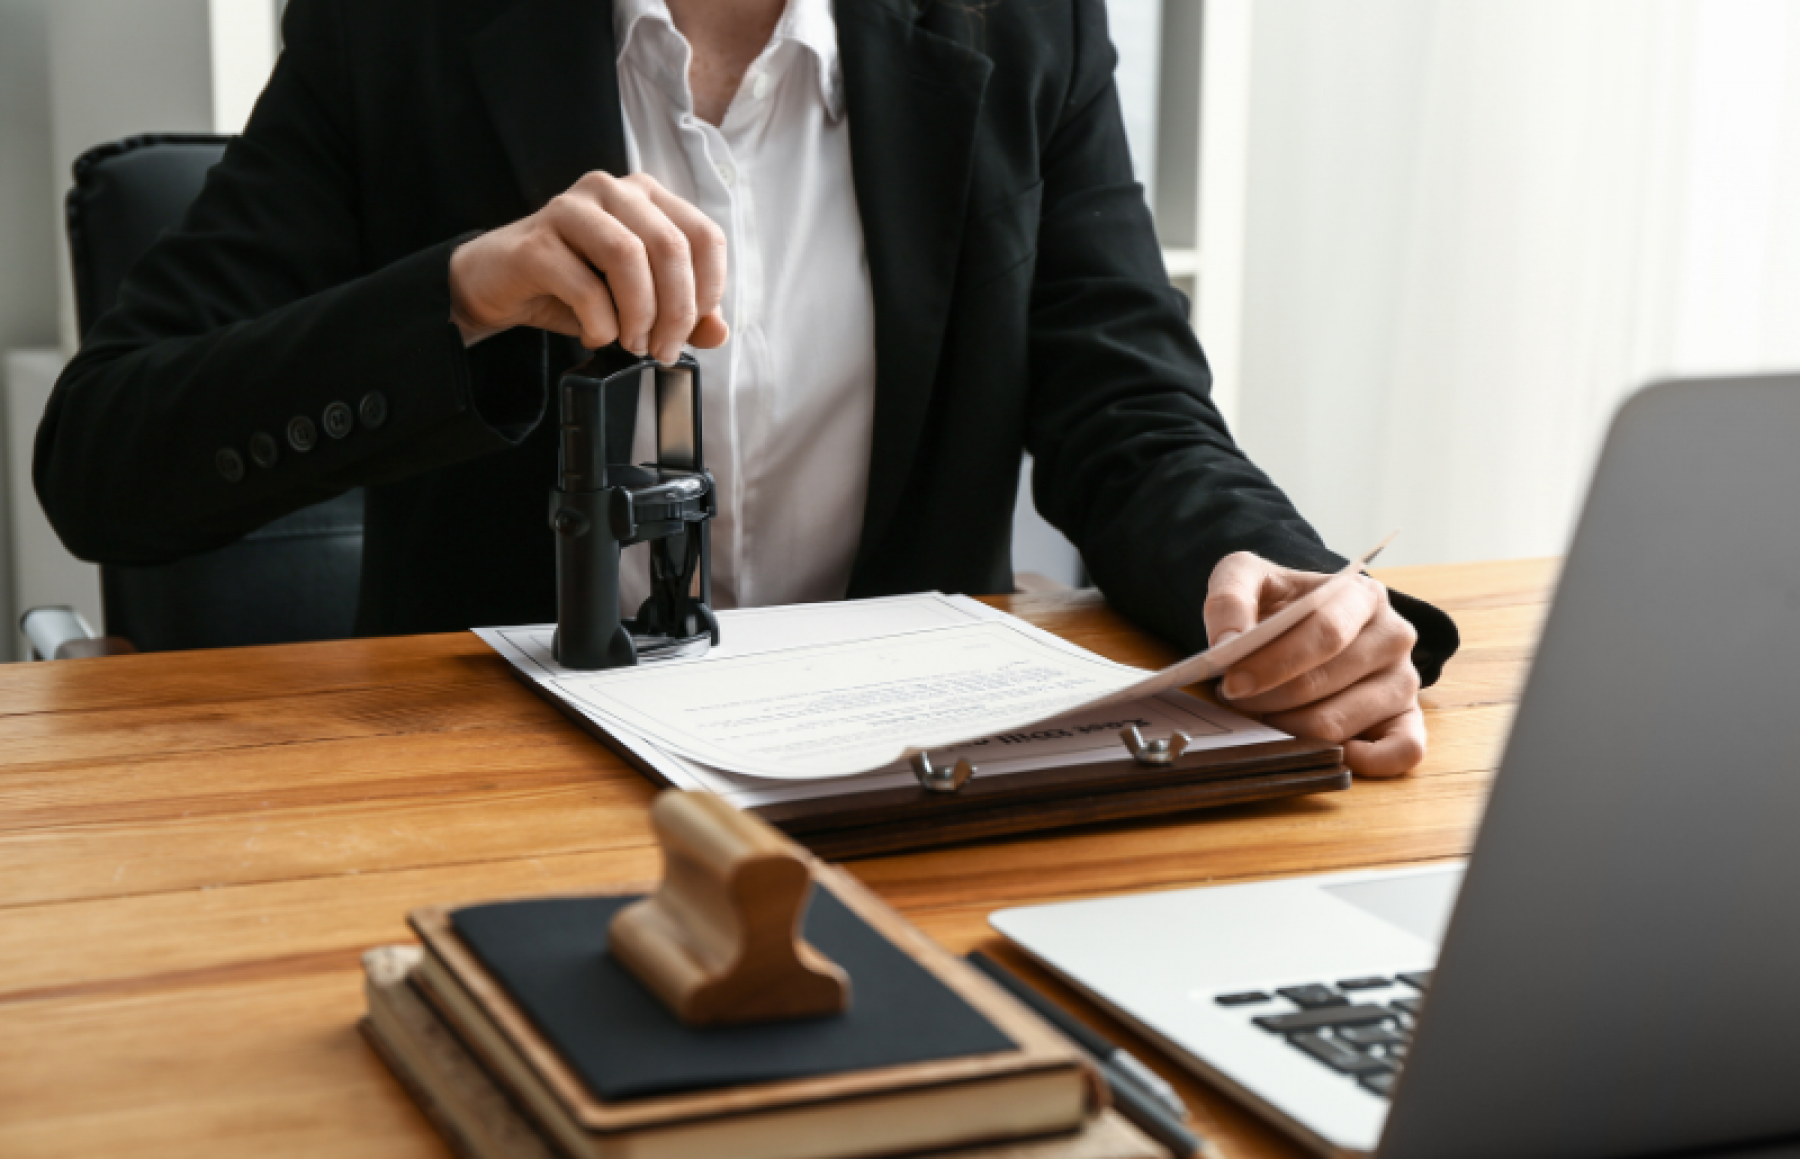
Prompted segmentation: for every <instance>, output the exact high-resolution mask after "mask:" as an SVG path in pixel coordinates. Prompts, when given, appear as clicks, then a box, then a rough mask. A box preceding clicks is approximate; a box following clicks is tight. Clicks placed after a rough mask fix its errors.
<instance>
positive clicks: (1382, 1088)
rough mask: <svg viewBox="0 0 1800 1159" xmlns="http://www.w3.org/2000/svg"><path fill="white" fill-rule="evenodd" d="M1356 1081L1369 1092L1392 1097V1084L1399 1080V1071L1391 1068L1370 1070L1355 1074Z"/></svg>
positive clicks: (1383, 1096)
mask: <svg viewBox="0 0 1800 1159" xmlns="http://www.w3.org/2000/svg"><path fill="white" fill-rule="evenodd" d="M1356 1081H1357V1082H1359V1083H1361V1084H1362V1088H1363V1090H1365V1091H1368V1092H1369V1093H1370V1094H1375V1095H1380V1096H1381V1097H1382V1098H1384V1099H1391V1098H1393V1097H1394V1084H1395V1083H1397V1082H1399V1081H1400V1072H1398V1071H1392V1070H1372V1071H1370V1072H1368V1073H1367V1074H1362V1075H1358V1076H1356Z"/></svg>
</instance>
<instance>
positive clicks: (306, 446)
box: [287, 415, 319, 455]
mask: <svg viewBox="0 0 1800 1159" xmlns="http://www.w3.org/2000/svg"><path fill="white" fill-rule="evenodd" d="M287 440H288V446H290V447H292V448H294V449H295V450H296V451H299V452H300V453H301V454H302V455H304V454H306V452H308V451H310V450H312V449H313V447H315V446H316V445H318V442H319V428H317V427H315V426H313V421H312V420H311V419H309V418H307V417H306V416H305V415H295V416H294V417H293V418H291V419H289V420H288V425H287Z"/></svg>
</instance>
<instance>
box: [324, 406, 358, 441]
mask: <svg viewBox="0 0 1800 1159" xmlns="http://www.w3.org/2000/svg"><path fill="white" fill-rule="evenodd" d="M355 426H356V416H355V415H354V414H352V413H351V412H350V408H349V407H348V406H347V405H345V404H344V403H341V402H334V403H332V404H331V405H330V406H328V407H326V408H325V433H326V434H328V435H330V436H331V437H332V438H334V439H341V438H343V437H344V436H345V435H347V434H349V433H350V431H351V430H352V429H353V428H354V427H355Z"/></svg>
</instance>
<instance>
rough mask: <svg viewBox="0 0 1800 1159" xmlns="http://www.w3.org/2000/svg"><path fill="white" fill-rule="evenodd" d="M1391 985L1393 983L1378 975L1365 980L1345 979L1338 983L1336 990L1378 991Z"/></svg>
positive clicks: (1372, 975)
mask: <svg viewBox="0 0 1800 1159" xmlns="http://www.w3.org/2000/svg"><path fill="white" fill-rule="evenodd" d="M1393 984H1394V983H1393V982H1392V981H1390V980H1389V979H1387V978H1383V977H1382V976H1381V975H1379V974H1371V975H1369V976H1368V977H1366V978H1345V979H1344V980H1343V981H1342V982H1339V983H1338V989H1339V990H1379V989H1381V988H1382V987H1383V986H1392V985H1393Z"/></svg>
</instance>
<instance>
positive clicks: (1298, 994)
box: [1275, 982, 1349, 1010]
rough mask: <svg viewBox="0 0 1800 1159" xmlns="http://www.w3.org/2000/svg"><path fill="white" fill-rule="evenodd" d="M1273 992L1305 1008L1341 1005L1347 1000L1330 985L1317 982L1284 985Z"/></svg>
mask: <svg viewBox="0 0 1800 1159" xmlns="http://www.w3.org/2000/svg"><path fill="white" fill-rule="evenodd" d="M1275 993H1277V994H1279V995H1281V996H1282V997H1283V998H1286V999H1287V1000H1288V1001H1289V1002H1292V1003H1293V1004H1294V1005H1296V1006H1299V1007H1302V1008H1304V1009H1307V1010H1311V1009H1312V1008H1313V1007H1315V1006H1342V1005H1343V1004H1344V1003H1345V1002H1347V1001H1349V1000H1348V999H1347V998H1345V997H1344V996H1343V995H1342V994H1339V993H1338V992H1337V991H1336V990H1333V989H1332V988H1331V987H1329V986H1321V985H1319V984H1318V983H1317V982H1314V983H1312V984H1311V985H1307V986H1285V987H1283V988H1282V989H1280V990H1277V991H1275Z"/></svg>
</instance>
